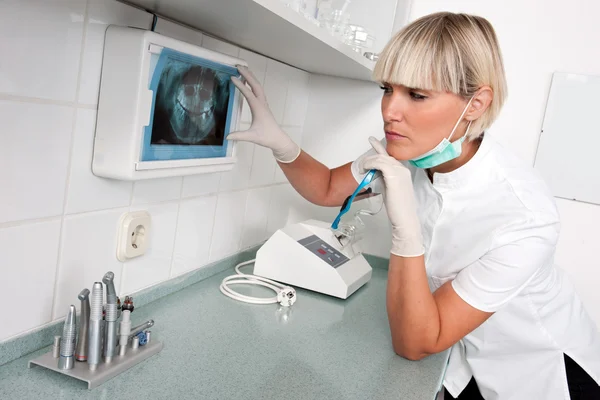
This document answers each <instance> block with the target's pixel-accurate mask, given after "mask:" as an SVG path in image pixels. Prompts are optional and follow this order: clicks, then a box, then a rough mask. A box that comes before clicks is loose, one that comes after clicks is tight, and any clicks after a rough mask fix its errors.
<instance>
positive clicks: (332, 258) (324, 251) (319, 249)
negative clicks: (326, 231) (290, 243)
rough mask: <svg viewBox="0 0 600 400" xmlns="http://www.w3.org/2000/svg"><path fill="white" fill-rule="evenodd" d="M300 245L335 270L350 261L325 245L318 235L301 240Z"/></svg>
mask: <svg viewBox="0 0 600 400" xmlns="http://www.w3.org/2000/svg"><path fill="white" fill-rule="evenodd" d="M298 243H299V244H301V245H302V246H304V247H305V248H306V249H307V250H308V251H310V252H311V253H313V254H314V255H316V256H317V257H319V258H320V259H321V260H323V261H325V262H326V263H327V264H329V265H331V266H332V267H334V268H337V267H339V266H340V265H342V264H344V263H345V262H347V261H348V257H346V256H345V255H343V254H342V253H340V252H339V251H337V250H336V249H334V248H333V247H331V246H330V245H328V244H327V243H325V242H324V241H323V240H322V239H320V238H319V237H318V236H316V235H312V236H308V237H306V238H304V239H301V240H299V241H298Z"/></svg>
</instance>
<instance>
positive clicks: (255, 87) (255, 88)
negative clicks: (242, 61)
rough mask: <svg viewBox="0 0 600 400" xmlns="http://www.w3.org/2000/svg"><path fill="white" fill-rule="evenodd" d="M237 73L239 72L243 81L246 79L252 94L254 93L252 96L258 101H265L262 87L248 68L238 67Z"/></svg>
mask: <svg viewBox="0 0 600 400" xmlns="http://www.w3.org/2000/svg"><path fill="white" fill-rule="evenodd" d="M238 71H240V75H242V76H243V77H244V79H246V81H247V82H248V84H249V85H250V88H251V89H252V92H254V95H255V96H256V97H257V98H258V99H259V100H265V92H264V90H263V87H262V85H261V84H260V82H259V81H258V79H257V78H256V76H254V74H253V73H252V71H250V69H248V67H244V66H241V65H238Z"/></svg>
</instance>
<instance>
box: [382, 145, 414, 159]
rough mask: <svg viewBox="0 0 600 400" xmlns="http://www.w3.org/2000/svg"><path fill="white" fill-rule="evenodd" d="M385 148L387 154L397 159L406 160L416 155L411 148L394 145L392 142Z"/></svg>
mask: <svg viewBox="0 0 600 400" xmlns="http://www.w3.org/2000/svg"><path fill="white" fill-rule="evenodd" d="M386 150H387V152H388V154H389V155H390V156H392V157H394V158H395V159H396V160H398V161H408V160H412V159H413V158H415V157H417V156H418V154H415V152H414V151H411V149H409V148H406V147H405V146H394V145H393V144H391V145H390V144H389V143H388V144H387V146H386Z"/></svg>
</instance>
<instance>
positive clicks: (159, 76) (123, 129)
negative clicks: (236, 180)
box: [92, 25, 247, 180]
mask: <svg viewBox="0 0 600 400" xmlns="http://www.w3.org/2000/svg"><path fill="white" fill-rule="evenodd" d="M236 65H244V66H247V63H246V62H245V61H243V60H240V59H237V58H235V57H230V56H228V55H225V54H221V53H217V52H214V51H211V50H208V49H204V48H202V47H199V46H194V45H192V44H189V43H186V42H182V41H179V40H176V39H173V38H169V37H166V36H162V35H160V34H158V33H155V32H151V31H147V30H143V29H137V28H128V27H121V26H114V25H111V26H109V27H108V29H107V31H106V40H105V44H104V56H103V60H102V78H101V83H100V97H99V100H98V117H97V122H96V135H95V139H94V155H93V162H92V171H93V173H94V174H95V175H97V176H101V177H106V178H113V179H121V180H139V179H148V178H159V177H168V176H182V175H192V174H200V173H211V172H219V171H225V170H229V169H232V168H233V165H234V163H235V162H236V158H235V148H234V143H233V142H229V141H227V135H228V134H229V132H232V131H234V130H236V129H237V127H238V120H239V116H240V114H241V107H242V98H241V95H240V93H239V91H237V90H236V89H235V86H234V85H233V84H232V83H231V79H230V78H231V77H232V76H239V73H238V70H237V68H236Z"/></svg>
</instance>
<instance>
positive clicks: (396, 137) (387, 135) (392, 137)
mask: <svg viewBox="0 0 600 400" xmlns="http://www.w3.org/2000/svg"><path fill="white" fill-rule="evenodd" d="M385 138H386V140H403V139H406V136H402V135H401V134H399V133H397V132H391V131H386V132H385Z"/></svg>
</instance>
